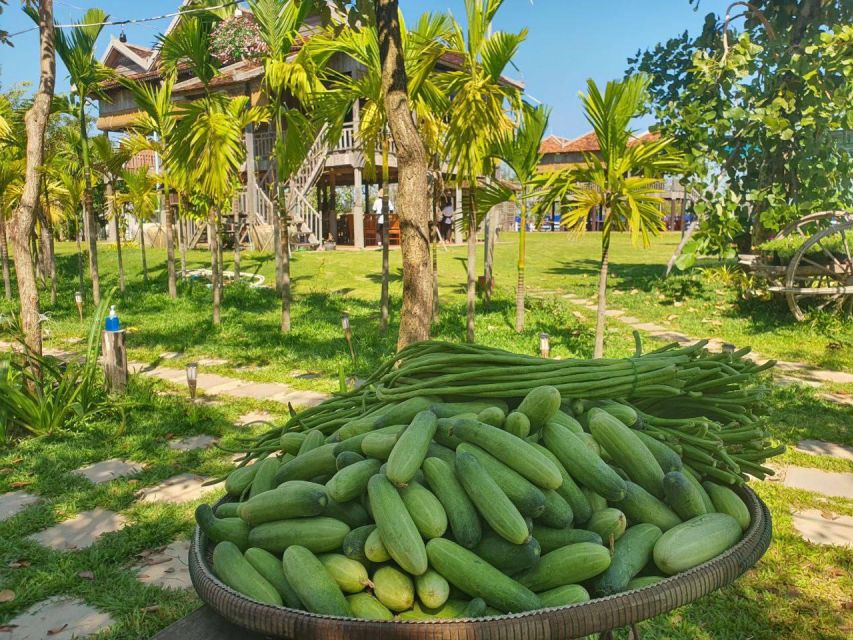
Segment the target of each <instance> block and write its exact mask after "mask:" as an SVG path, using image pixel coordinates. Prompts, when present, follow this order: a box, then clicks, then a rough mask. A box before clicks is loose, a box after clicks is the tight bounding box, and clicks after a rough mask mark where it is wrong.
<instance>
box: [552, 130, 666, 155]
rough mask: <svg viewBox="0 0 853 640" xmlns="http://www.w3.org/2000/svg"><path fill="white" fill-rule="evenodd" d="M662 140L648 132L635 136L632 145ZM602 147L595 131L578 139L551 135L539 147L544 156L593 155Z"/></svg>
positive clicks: (653, 133)
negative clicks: (560, 154) (554, 154)
mask: <svg viewBox="0 0 853 640" xmlns="http://www.w3.org/2000/svg"><path fill="white" fill-rule="evenodd" d="M658 139H660V134H659V133H655V132H651V131H646V132H645V133H642V134H640V135H638V136H633V137H632V140H631V142H630V143H629V144H630V145H635V144H638V143H640V142H646V141H652V140H658ZM600 149H601V147H599V145H598V137H596V135H595V132H594V131H588V132H587V133H584V134H583V135H580V136H578V137H577V138H572V139H571V140H570V139H568V138H561V137H560V136H555V135H550V136H548V137H546V138H544V139H543V140H542V144H540V145H539V153H540V154H542V155H546V154H550V153H583V152H587V153H591V152H593V151H599V150H600Z"/></svg>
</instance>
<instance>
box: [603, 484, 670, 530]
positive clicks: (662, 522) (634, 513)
mask: <svg viewBox="0 0 853 640" xmlns="http://www.w3.org/2000/svg"><path fill="white" fill-rule="evenodd" d="M626 485H627V491H626V492H625V497H624V498H622V499H621V500H618V501H616V502H614V503H613V506H614V507H616V508H617V509H619V510H620V511H621V512H622V513H624V514H625V515H626V516H627V517H628V519H630V520H631V522H634V523H638V522H645V523H648V524H653V525H655V526H656V527H658V528H659V529H660V530H661V531H668V530H669V529H672V528H673V527H674V526H676V525H679V524H681V518H679V517H678V514H677V513H675V511H673V510H672V509H670V508H669V507H668V506H667V505H666V504H664V502H662V501H661V500H658V499H657V498H655V497H654V496H653V495H652V494H651V493H649V492H648V491H646V490H645V489H643V488H642V487H641V486H640V485H638V484H634V483H633V482H627V483H626Z"/></svg>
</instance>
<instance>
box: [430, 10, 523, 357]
mask: <svg viewBox="0 0 853 640" xmlns="http://www.w3.org/2000/svg"><path fill="white" fill-rule="evenodd" d="M502 4H503V0H465V14H466V18H467V25H466V29H465V30H464V31H463V29H462V27H461V26H460V25H459V24H458V23H456V22H455V21H454V23H453V30H452V33H451V36H450V38H449V48H450V50H451V51H453V52H454V53H457V54H458V55H460V56H461V58H462V62H461V64H460V68H459V69H458V70H453V71H448V72H445V73H442V74H441V75H440V77H439V79H438V85H439V87H440V88H441V89H442V90H443V91H444V92H445V94H446V95H449V96H452V100H451V102H450V108H449V110H448V113H447V123H448V128H447V139H446V144H447V157H448V158H449V161H450V166H451V167H452V168H453V170H454V171H455V173H456V180H457V183H458V184H459V186H462V184H465V183H467V185H468V198H469V202H468V208H467V209H468V220H467V222H468V305H467V331H466V335H467V339H468V341H469V342H473V341H474V311H475V287H476V278H477V275H476V262H477V254H476V251H477V227H478V220H477V211H478V206H477V202H476V193H477V188H476V187H477V184H478V179H479V177H480V176H482V175H489V174H491V166H490V165H491V159H490V151H491V145H492V143H493V140H494V139H495V138H496V137H497V136H500V135H502V134H503V133H504V132H507V131H511V130H512V128H513V126H514V124H513V122H512V120H510V118H509V116H508V115H507V113H506V111H505V109H504V106H505V105H506V104H507V103H508V104H509V105H510V107H511V108H513V109H514V110H516V111H520V100H521V97H520V91H519V89H518V87H516V86H515V85H512V84H509V83H507V82H506V81H504V80H503V79H502V75H503V73H504V69H506V66H507V65H508V64H509V62H510V60H512V57H513V56H514V55H515V53H516V51H517V50H518V47H519V46H520V45H521V43H522V42H523V41H524V39H525V38H526V37H527V30H526V29H522V30H521V31H520V32H518V33H508V32H505V31H495V32H494V33H492V32H491V23H492V20H493V18H494V16H495V14H496V13H497V11H498V10H499V9H500V7H501V5H502Z"/></svg>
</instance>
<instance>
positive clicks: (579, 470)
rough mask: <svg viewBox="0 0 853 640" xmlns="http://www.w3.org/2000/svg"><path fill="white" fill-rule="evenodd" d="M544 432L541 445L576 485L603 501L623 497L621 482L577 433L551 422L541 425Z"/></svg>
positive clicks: (622, 484)
mask: <svg viewBox="0 0 853 640" xmlns="http://www.w3.org/2000/svg"><path fill="white" fill-rule="evenodd" d="M544 434H545V446H546V447H548V449H549V450H550V451H551V453H553V454H554V455H555V456H557V459H558V460H559V461H560V462H561V463H562V464H563V466H564V467H565V469H566V471H568V472H569V475H571V476H572V477H573V478H574V479H575V480H577V481H578V482H579V483H580V484H583V485H584V486H586V487H588V488H589V489H592V490H593V491H595V492H596V493H598V494H600V495H602V496H604V498H605V499H607V500H621V499H622V498H623V497H624V496H625V481H624V480H623V479H622V478H620V477H619V476H618V475H617V474H616V472H615V471H613V469H611V468H610V467H609V466H607V463H606V462H604V460H602V459H601V458H600V457H599V456H597V455H595V453H593V452H592V451H591V450H590V449H589V448H588V447H587V446H586V445H585V444H584V442H583V440H582V438H581V437H580V436H576V435H575V434H574V433H572V432H571V431H570V430H569V429H568V428H567V427H564V426H562V425H560V424H557V423H555V422H550V423H548V424H546V425H545V429H544Z"/></svg>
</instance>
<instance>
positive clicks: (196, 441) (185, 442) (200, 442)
mask: <svg viewBox="0 0 853 640" xmlns="http://www.w3.org/2000/svg"><path fill="white" fill-rule="evenodd" d="M215 442H219V438H214V437H213V436H208V435H199V436H192V437H190V438H183V439H181V440H172V441H171V442H169V448H170V449H174V450H175V451H195V450H196V449H207V448H208V447H209V446H211V445H212V444H213V443H215Z"/></svg>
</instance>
